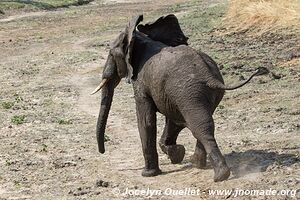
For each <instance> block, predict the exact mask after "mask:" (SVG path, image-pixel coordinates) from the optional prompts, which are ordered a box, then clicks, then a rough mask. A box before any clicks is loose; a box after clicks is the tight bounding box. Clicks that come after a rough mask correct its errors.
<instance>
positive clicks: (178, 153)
mask: <svg viewBox="0 0 300 200" xmlns="http://www.w3.org/2000/svg"><path fill="white" fill-rule="evenodd" d="M166 153H167V154H168V156H169V158H170V160H171V163H172V164H178V163H181V162H182V160H183V158H184V155H185V148H184V146H183V145H180V144H177V145H170V146H166Z"/></svg>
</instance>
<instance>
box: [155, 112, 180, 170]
mask: <svg viewBox="0 0 300 200" xmlns="http://www.w3.org/2000/svg"><path fill="white" fill-rule="evenodd" d="M182 129H183V127H181V126H178V125H176V124H175V123H174V122H172V121H171V120H170V119H168V118H166V124H165V128H164V131H163V134H162V136H161V139H160V141H159V146H160V148H161V150H162V151H163V152H164V153H165V154H167V155H168V156H169V158H170V160H171V163H172V164H177V163H181V161H182V160H183V158H184V155H185V148H184V146H183V145H180V144H176V140H177V137H178V134H179V132H180V131H181V130H182Z"/></svg>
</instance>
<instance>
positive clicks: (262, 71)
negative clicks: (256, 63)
mask: <svg viewBox="0 0 300 200" xmlns="http://www.w3.org/2000/svg"><path fill="white" fill-rule="evenodd" d="M268 73H269V70H268V69H267V68H265V67H259V68H257V70H256V71H255V72H254V73H253V74H252V75H251V76H250V77H249V78H248V79H247V80H246V81H244V82H242V83H240V84H238V85H235V86H226V85H224V84H223V83H222V82H221V81H219V80H216V79H211V80H209V81H207V82H206V85H207V86H208V87H210V88H212V89H219V90H235V89H237V88H240V87H242V86H244V85H245V84H247V83H248V82H249V81H250V80H251V79H252V78H253V77H254V76H260V75H265V74H268Z"/></svg>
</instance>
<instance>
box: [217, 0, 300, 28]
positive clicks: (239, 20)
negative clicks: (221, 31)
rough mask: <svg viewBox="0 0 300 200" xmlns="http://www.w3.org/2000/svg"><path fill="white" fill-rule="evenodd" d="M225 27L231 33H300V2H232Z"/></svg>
mask: <svg viewBox="0 0 300 200" xmlns="http://www.w3.org/2000/svg"><path fill="white" fill-rule="evenodd" d="M223 25H224V27H226V28H227V29H228V31H229V32H245V31H249V30H250V31H251V32H255V33H256V34H262V33H265V32H268V31H274V30H278V29H281V30H284V29H288V30H292V31H296V32H297V33H300V0H230V1H229V9H228V12H227V14H226V16H225V18H224V19H223Z"/></svg>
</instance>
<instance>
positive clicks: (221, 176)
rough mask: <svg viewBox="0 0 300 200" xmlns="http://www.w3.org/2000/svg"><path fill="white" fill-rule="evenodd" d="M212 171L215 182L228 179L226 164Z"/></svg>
mask: <svg viewBox="0 0 300 200" xmlns="http://www.w3.org/2000/svg"><path fill="white" fill-rule="evenodd" d="M214 171H215V176H214V181H215V182H219V181H224V180H226V179H228V177H229V176H230V169H229V167H228V166H227V165H226V164H225V165H222V166H221V167H217V168H214Z"/></svg>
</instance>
